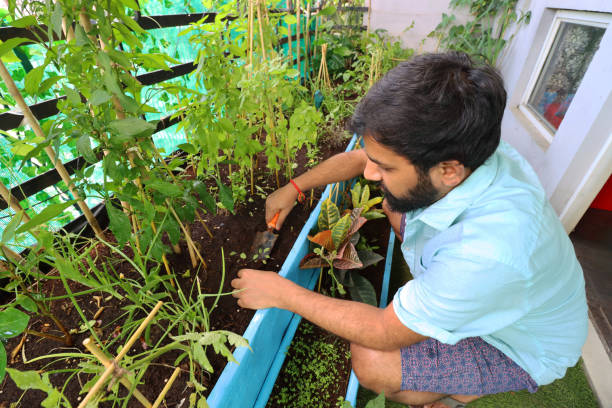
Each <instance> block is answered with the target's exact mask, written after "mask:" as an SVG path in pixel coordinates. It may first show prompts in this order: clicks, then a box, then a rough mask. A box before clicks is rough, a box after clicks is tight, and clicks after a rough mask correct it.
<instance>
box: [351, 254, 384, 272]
mask: <svg viewBox="0 0 612 408" xmlns="http://www.w3.org/2000/svg"><path fill="white" fill-rule="evenodd" d="M357 255H358V256H359V259H360V260H361V263H362V264H363V266H362V267H361V268H362V269H363V268H367V267H368V266H371V265H375V264H377V263H378V262H380V261H382V260H384V259H385V257H384V256H382V255H380V254H377V253H376V252H374V251H371V250H369V249H366V250H363V251H357Z"/></svg>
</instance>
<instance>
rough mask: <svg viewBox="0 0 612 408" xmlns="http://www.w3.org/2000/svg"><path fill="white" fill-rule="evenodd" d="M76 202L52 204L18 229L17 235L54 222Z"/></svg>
mask: <svg viewBox="0 0 612 408" xmlns="http://www.w3.org/2000/svg"><path fill="white" fill-rule="evenodd" d="M75 203H76V200H70V201H66V202H65V203H58V204H51V205H49V206H48V207H47V208H45V209H44V210H42V211H41V212H40V213H38V214H36V215H35V216H34V217H32V218H31V219H30V221H28V222H26V223H25V224H23V225H22V226H21V227H19V228H18V229H17V233H18V234H20V233H22V232H26V231H30V230H32V229H33V228H34V227H37V226H39V225H42V224H45V223H46V222H48V221H50V220H52V219H53V218H55V217H57V216H58V215H60V214H61V213H62V212H64V210H65V209H66V208H68V207H70V206H71V205H73V204H75Z"/></svg>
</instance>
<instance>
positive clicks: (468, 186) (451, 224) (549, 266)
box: [232, 52, 587, 406]
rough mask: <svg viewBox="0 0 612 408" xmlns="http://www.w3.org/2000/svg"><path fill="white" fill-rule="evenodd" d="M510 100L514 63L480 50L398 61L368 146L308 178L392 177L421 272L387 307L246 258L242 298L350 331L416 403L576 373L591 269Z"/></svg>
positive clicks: (396, 212) (394, 202)
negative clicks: (518, 144)
mask: <svg viewBox="0 0 612 408" xmlns="http://www.w3.org/2000/svg"><path fill="white" fill-rule="evenodd" d="M505 104H506V92H505V90H504V88H503V81H502V79H501V77H500V76H499V74H498V73H497V72H496V71H495V70H494V69H493V68H491V67H488V66H477V65H475V64H474V63H473V62H472V61H471V60H470V58H469V57H468V56H466V55H465V54H461V53H454V52H453V53H447V54H429V55H421V56H418V57H415V58H414V59H412V60H410V61H408V62H404V63H402V64H400V65H399V66H397V67H396V68H394V69H393V70H391V71H389V72H388V73H387V75H386V76H385V77H384V78H382V79H381V80H380V81H379V82H378V83H376V84H375V85H374V86H373V87H372V89H371V90H370V91H369V92H368V94H367V95H366V96H365V97H364V98H363V100H362V101H361V102H360V104H359V105H358V106H357V108H356V111H355V114H354V116H353V118H352V126H353V128H354V130H355V132H356V133H357V134H359V135H363V137H364V143H365V149H362V150H357V151H352V152H347V153H342V154H339V155H336V156H334V157H331V158H330V159H328V160H326V161H324V162H323V163H321V164H320V165H319V166H317V167H315V168H314V169H312V170H310V171H308V172H307V173H305V174H303V175H301V176H300V177H298V178H296V179H295V180H294V182H295V184H296V185H297V186H298V188H299V189H300V190H302V191H306V190H309V189H311V188H314V187H315V186H319V185H325V184H328V183H331V182H335V181H339V180H346V179H350V178H352V177H354V176H357V175H359V174H361V173H363V175H364V177H365V178H367V179H369V180H375V181H379V182H380V184H381V187H382V188H383V190H384V192H385V200H384V202H383V208H384V209H385V212H386V214H387V216H388V219H389V222H390V223H391V226H392V227H393V229H394V230H395V232H396V234H397V235H398V237H399V238H400V239H401V240H402V246H401V248H402V252H403V255H404V257H405V259H406V262H407V264H408V266H409V267H410V270H411V273H412V275H413V277H414V279H413V280H411V281H409V282H408V283H406V284H405V285H404V286H403V287H402V288H400V289H399V290H398V292H397V293H396V294H395V296H394V298H393V302H392V304H391V305H389V306H388V307H387V308H386V309H377V308H375V307H372V306H369V305H365V304H362V303H357V302H352V301H347V300H340V299H333V298H330V297H326V296H323V295H321V294H317V293H314V292H312V291H309V290H306V289H304V288H302V287H300V286H298V285H296V284H294V283H292V282H290V281H288V280H286V279H284V278H282V277H280V276H279V275H278V274H276V273H275V272H265V271H255V270H248V269H245V270H241V271H239V273H238V278H237V279H234V280H233V281H232V285H233V287H234V288H236V289H238V291H236V292H235V293H234V296H235V297H236V298H238V305H240V306H241V307H246V308H252V309H260V308H267V307H279V308H283V309H288V310H291V311H292V312H295V313H298V314H300V315H301V316H303V317H304V318H306V319H308V320H310V321H312V322H313V323H315V324H317V325H319V326H321V327H323V328H324V329H327V330H329V331H331V332H333V333H335V334H337V335H339V336H341V337H343V338H345V339H347V340H349V341H350V342H351V354H352V362H353V368H354V370H355V373H356V374H357V377H358V378H359V381H360V382H361V384H362V385H364V386H365V387H367V388H370V389H372V390H374V391H375V392H378V393H380V392H382V391H384V392H385V395H386V396H387V398H389V399H392V400H396V401H399V402H402V403H406V404H431V403H434V402H435V401H438V400H439V399H441V398H443V397H446V396H451V397H452V398H453V399H454V400H458V401H461V402H464V403H465V402H469V401H471V400H473V399H476V398H478V396H481V395H485V394H493V393H498V392H506V391H512V390H520V389H527V390H529V391H531V392H535V390H536V389H537V387H538V386H539V385H543V384H548V383H550V382H552V381H553V380H555V379H557V378H561V377H563V376H564V375H565V371H566V369H567V367H570V366H573V365H574V364H575V363H576V362H577V360H578V358H579V356H580V350H581V348H582V345H583V343H584V341H585V339H586V330H587V307H586V299H585V291H584V280H583V276H582V270H581V268H580V265H579V264H578V261H577V259H576V256H575V254H574V251H573V248H572V245H571V242H570V241H569V239H568V237H567V235H566V233H565V231H564V229H563V227H562V226H561V223H560V222H559V219H558V218H557V216H556V214H555V213H554V211H553V209H552V207H551V206H550V204H549V203H548V201H547V200H546V196H545V193H544V191H543V189H542V187H541V186H540V184H539V182H538V180H537V176H536V175H535V173H534V172H533V170H532V169H531V167H530V166H529V165H528V164H527V163H526V161H525V160H524V159H523V158H522V157H521V156H520V155H519V154H518V153H517V152H516V151H515V150H513V149H512V148H511V147H509V146H508V145H507V144H505V143H503V142H501V143H500V129H501V120H502V115H503V112H504V107H505ZM297 194H298V191H297V188H296V187H295V186H293V184H288V185H287V186H285V187H283V188H281V189H279V190H277V191H275V192H274V193H273V194H271V195H270V197H269V198H268V200H267V209H266V210H267V217H268V218H271V217H272V214H275V213H276V212H277V211H280V217H279V222H280V223H281V224H282V222H283V221H284V219H285V218H286V216H287V214H288V213H289V211H290V210H291V208H292V206H293V204H294V202H295V200H296V197H297ZM446 400H447V401H448V400H449V399H448V398H446ZM437 405H438V406H439V405H440V404H439V403H437Z"/></svg>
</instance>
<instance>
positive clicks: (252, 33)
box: [249, 0, 255, 77]
mask: <svg viewBox="0 0 612 408" xmlns="http://www.w3.org/2000/svg"><path fill="white" fill-rule="evenodd" d="M254 1H255V0H249V64H250V65H251V71H250V72H249V77H251V76H252V75H253V37H254V32H253V31H254V30H253V2H254Z"/></svg>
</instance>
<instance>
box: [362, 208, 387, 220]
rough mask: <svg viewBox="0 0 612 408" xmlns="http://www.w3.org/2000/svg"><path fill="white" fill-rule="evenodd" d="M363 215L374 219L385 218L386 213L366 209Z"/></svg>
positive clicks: (368, 218)
mask: <svg viewBox="0 0 612 408" xmlns="http://www.w3.org/2000/svg"><path fill="white" fill-rule="evenodd" d="M363 216H364V217H365V218H366V219H367V220H375V219H377V218H385V217H386V215H385V213H383V211H382V210H372V211H368V212H367V213H365V214H363Z"/></svg>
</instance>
